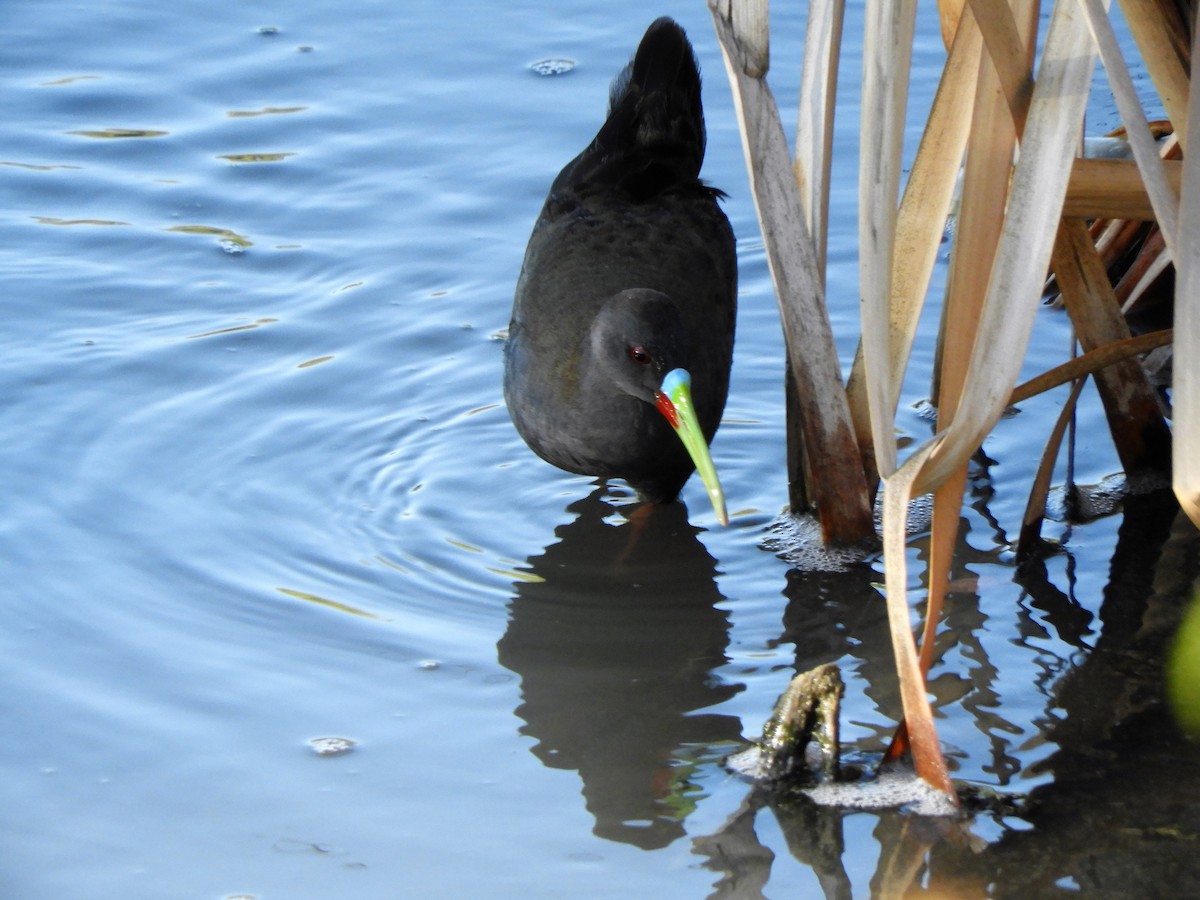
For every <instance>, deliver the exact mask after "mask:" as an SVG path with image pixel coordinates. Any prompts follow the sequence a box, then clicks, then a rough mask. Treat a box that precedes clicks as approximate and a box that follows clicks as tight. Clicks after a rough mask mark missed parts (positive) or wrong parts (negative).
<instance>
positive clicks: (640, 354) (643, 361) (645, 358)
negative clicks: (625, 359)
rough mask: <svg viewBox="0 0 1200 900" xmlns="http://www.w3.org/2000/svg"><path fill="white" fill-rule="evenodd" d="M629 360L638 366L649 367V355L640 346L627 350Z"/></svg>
mask: <svg viewBox="0 0 1200 900" xmlns="http://www.w3.org/2000/svg"><path fill="white" fill-rule="evenodd" d="M629 358H630V359H632V360H633V361H634V362H635V363H637V364H638V365H639V366H645V365H649V363H650V353H649V352H648V351H647V350H646V348H645V347H643V346H641V345H640V344H639V345H637V346H636V347H630V348H629Z"/></svg>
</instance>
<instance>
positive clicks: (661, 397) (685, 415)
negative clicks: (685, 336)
mask: <svg viewBox="0 0 1200 900" xmlns="http://www.w3.org/2000/svg"><path fill="white" fill-rule="evenodd" d="M657 405H658V411H659V412H661V413H662V414H663V415H664V416H665V417H666V419H667V421H668V422H670V423H671V427H672V428H674V429H675V433H676V434H677V435H679V439H680V440H681V441H683V446H684V447H686V448H687V452H688V455H689V456H690V457H691V458H692V462H694V463H695V464H696V471H697V472H699V473H700V480H701V481H703V482H704V487H705V488H707V489H708V499H709V500H711V501H712V505H713V511H714V512H715V513H716V514H717V520H718V521H719V522H720V523H721V524H722V525H728V524H729V516H728V515H727V514H726V512H725V492H724V491H723V490H721V482H720V481H719V480H718V479H717V469H716V467H715V466H714V465H713V461H712V457H711V456H709V453H708V442H707V441H706V440H704V432H703V431H701V430H700V421H699V420H698V419H697V418H696V410H695V409H693V407H692V376H691V375H689V374H688V373H687V370H686V369H672V370H671V371H670V372H668V373H667V374H666V375H665V376H664V377H663V381H662V390H660V391H659V392H658V394H657Z"/></svg>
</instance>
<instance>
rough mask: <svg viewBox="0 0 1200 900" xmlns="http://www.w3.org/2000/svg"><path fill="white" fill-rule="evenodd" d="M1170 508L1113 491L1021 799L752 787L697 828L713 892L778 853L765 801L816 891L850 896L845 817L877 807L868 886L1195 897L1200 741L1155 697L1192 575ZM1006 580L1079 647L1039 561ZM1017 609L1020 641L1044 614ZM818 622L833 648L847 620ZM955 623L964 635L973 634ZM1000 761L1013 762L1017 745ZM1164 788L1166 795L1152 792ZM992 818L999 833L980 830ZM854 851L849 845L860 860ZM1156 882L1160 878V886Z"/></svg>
mask: <svg viewBox="0 0 1200 900" xmlns="http://www.w3.org/2000/svg"><path fill="white" fill-rule="evenodd" d="M1176 512H1177V505H1176V503H1175V499H1174V497H1173V495H1172V494H1171V493H1170V492H1169V491H1158V492H1155V493H1151V494H1147V495H1143V496H1131V497H1128V498H1126V500H1125V502H1124V505H1123V511H1122V513H1121V514H1122V517H1123V519H1122V524H1121V527H1120V530H1119V539H1118V543H1117V547H1116V549H1115V552H1114V553H1113V556H1112V562H1111V569H1110V572H1109V581H1108V585H1107V587H1106V589H1105V593H1104V601H1103V605H1102V606H1101V609H1100V615H1099V618H1100V620H1101V623H1102V625H1101V629H1100V632H1099V634H1098V635H1097V636H1096V639H1095V645H1094V646H1093V647H1092V648H1091V650H1090V652H1089V653H1088V654H1087V655H1086V656H1084V657H1081V658H1080V659H1079V660H1076V661H1075V664H1074V665H1073V666H1072V667H1070V668H1069V669H1068V670H1067V672H1066V674H1065V675H1064V676H1063V677H1062V678H1061V679H1060V680H1058V681H1057V682H1056V683H1054V684H1053V685H1052V686H1050V687H1048V690H1047V706H1046V709H1044V710H1041V711H1040V712H1039V713H1038V714H1039V716H1040V717H1041V718H1040V721H1038V722H1037V723H1036V724H1037V725H1038V726H1039V728H1040V734H1041V736H1040V737H1039V740H1044V741H1046V742H1050V743H1052V744H1053V745H1056V746H1057V750H1055V751H1054V752H1053V753H1052V754H1051V755H1050V756H1049V757H1048V758H1046V759H1045V760H1044V761H1043V762H1042V763H1041V764H1039V765H1038V766H1036V767H1035V769H1036V770H1037V771H1042V772H1046V773H1052V774H1053V776H1054V777H1053V780H1052V781H1050V782H1048V783H1047V784H1044V785H1042V786H1039V787H1037V788H1035V789H1034V790H1033V791H1031V792H1030V793H1029V795H1028V796H1019V795H1009V796H1002V795H992V794H990V793H988V792H981V791H980V790H979V789H978V788H974V787H972V786H970V785H962V787H961V789H962V790H963V795H964V801H965V802H964V810H963V812H962V814H961V815H960V816H959V817H956V818H947V819H934V818H923V817H917V816H911V815H907V814H905V813H904V812H902V811H897V810H884V811H877V812H872V813H855V812H853V811H851V810H846V809H828V808H822V807H819V806H817V805H816V804H814V803H813V802H812V801H811V800H809V799H808V798H807V797H806V796H804V795H802V794H799V793H789V792H778V791H766V790H764V789H762V788H759V787H754V788H749V789H748V793H747V796H746V799H745V800H744V802H743V804H742V806H741V808H740V809H738V810H737V812H736V813H735V814H734V815H732V816H731V817H730V818H729V819H728V820H727V821H726V822H725V824H724V825H723V826H722V827H721V828H720V829H719V830H718V831H717V832H716V833H714V834H712V835H709V836H704V837H700V838H697V839H695V848H696V852H698V853H700V854H702V855H704V856H706V857H707V862H706V865H707V866H708V867H709V868H712V869H714V870H716V871H719V872H721V873H722V877H721V879H720V881H719V882H718V883H717V885H716V888H717V889H716V892H715V893H714V894H713V895H712V896H714V897H721V898H734V897H758V896H763V889H764V888H765V887H766V886H767V884H768V882H769V881H770V878H771V871H772V867H773V864H774V863H775V854H774V853H773V852H772V850H771V849H770V848H769V846H768V845H767V844H766V843H764V842H763V841H761V840H760V838H759V836H758V833H757V831H756V824H757V823H759V822H760V821H761V816H762V815H763V814H764V813H763V811H764V810H769V811H770V814H771V815H772V816H773V817H774V820H775V824H776V827H778V829H779V830H781V831H782V832H783V834H784V837H785V840H786V843H787V848H788V851H789V852H790V853H791V854H792V856H793V857H794V858H795V860H796V861H797V862H800V863H801V864H803V865H804V866H806V867H808V868H810V869H811V870H812V872H813V874H814V875H815V877H816V878H817V880H818V882H819V884H820V886H821V890H822V891H823V893H824V896H826V897H828V898H848V897H851V896H852V895H853V894H852V889H851V882H850V879H849V877H848V876H847V873H846V868H845V866H846V865H847V864H848V862H849V860H850V858H851V857H848V856H847V855H846V852H845V842H844V838H843V826H844V824H845V822H846V819H847V817H849V816H852V815H856V814H857V815H863V814H869V815H872V816H875V817H876V819H877V821H876V824H875V827H874V831H873V837H874V838H875V840H876V841H877V842H878V845H879V852H878V857H877V862H876V868H875V874H874V877H873V878H872V880H871V889H872V893H873V894H874V895H876V896H901V895H905V894H907V893H908V892H910V891H912V890H915V889H920V888H926V889H928V890H929V891H930V892H931V893H932V894H933V895H934V896H948V897H964V896H977V897H983V896H994V897H1022V898H1024V897H1051V896H1059V895H1064V896H1065V895H1068V894H1071V893H1079V892H1082V894H1083V895H1084V896H1087V897H1112V898H1124V897H1135V896H1197V895H1200V866H1198V865H1197V864H1196V862H1195V855H1194V854H1195V847H1196V846H1197V843H1198V842H1200V808H1198V807H1197V806H1196V804H1195V803H1194V798H1195V797H1197V796H1200V748H1198V747H1197V746H1196V745H1195V744H1194V743H1191V742H1188V741H1187V740H1185V739H1184V738H1182V737H1181V736H1180V734H1179V732H1178V730H1177V729H1176V728H1175V726H1174V724H1173V723H1172V722H1171V720H1170V716H1169V713H1168V711H1167V709H1166V707H1165V705H1164V703H1163V700H1162V660H1163V654H1164V649H1165V647H1166V644H1167V642H1168V641H1169V639H1170V638H1171V636H1172V635H1173V634H1174V631H1175V627H1176V625H1177V623H1178V620H1179V617H1180V615H1181V614H1182V610H1183V609H1184V606H1185V604H1186V602H1187V599H1188V598H1189V597H1190V596H1191V595H1192V591H1193V586H1194V584H1195V582H1196V579H1197V576H1198V574H1200V535H1198V534H1197V532H1196V529H1195V528H1194V527H1193V526H1192V525H1191V523H1190V522H1189V521H1188V520H1187V519H1186V517H1184V516H1183V515H1182V514H1179V515H1176V514H1175V513H1176ZM797 577H799V576H798V575H797ZM814 577H815V578H816V582H817V589H816V590H814V591H805V592H803V593H801V594H798V595H797V596H796V598H795V599H793V602H792V604H791V605H789V616H790V617H793V618H797V617H801V618H803V619H804V621H807V622H808V623H809V624H810V625H812V624H814V622H815V621H816V619H815V618H814V617H813V616H811V615H807V613H811V612H812V611H813V610H814V609H815V608H825V609H828V608H830V607H829V604H828V603H825V602H814V599H815V598H820V597H821V596H822V595H823V594H825V593H826V592H825V591H823V590H822V589H821V587H820V581H821V578H820V577H817V576H814V575H813V573H807V575H806V576H805V577H804V580H806V581H809V582H812V581H813V579H814ZM1018 580H1019V582H1020V584H1021V586H1022V588H1023V589H1024V591H1025V592H1026V596H1028V597H1030V598H1035V599H1033V600H1032V605H1034V606H1035V607H1036V608H1039V609H1042V610H1044V611H1045V612H1046V615H1047V618H1046V621H1048V622H1049V623H1050V624H1051V626H1052V627H1053V628H1055V629H1057V630H1059V631H1060V632H1061V633H1059V634H1058V635H1056V637H1057V639H1059V640H1062V641H1065V642H1067V643H1068V644H1077V642H1078V641H1079V640H1080V634H1081V633H1083V632H1084V631H1086V625H1087V621H1086V619H1084V618H1083V616H1082V615H1081V614H1080V611H1079V609H1078V604H1077V603H1076V601H1075V600H1074V599H1073V598H1071V597H1070V595H1069V594H1068V593H1067V592H1064V591H1063V590H1062V589H1060V588H1059V587H1056V586H1055V585H1053V584H1052V583H1051V582H1050V580H1049V578H1048V576H1047V570H1046V566H1045V565H1044V562H1035V563H1034V564H1032V565H1030V566H1029V567H1027V568H1025V569H1023V570H1022V572H1021V573H1020V574H1019V575H1018ZM801 596H808V597H809V598H810V599H809V602H808V603H807V604H806V605H805V612H803V613H802V611H801V610H800V609H798V608H797V609H793V607H794V606H797V604H798V600H799V598H800V597H801ZM1022 621H1023V622H1025V623H1026V626H1025V628H1024V629H1023V630H1025V632H1026V634H1027V635H1028V636H1029V638H1030V639H1032V638H1033V637H1034V636H1036V632H1037V631H1038V630H1039V629H1041V627H1042V626H1041V625H1038V624H1036V623H1033V621H1032V618H1031V617H1030V616H1029V614H1028V613H1027V612H1023V613H1022ZM818 630H819V631H821V632H822V634H823V637H820V638H818V639H817V641H816V646H817V647H818V648H819V649H818V650H817V654H818V656H820V655H821V654H827V653H837V652H838V651H839V649H841V647H840V646H839V640H838V639H837V638H835V637H831V635H837V634H840V633H841V632H843V631H844V629H843V627H842V625H841V624H840V623H838V622H836V621H830V620H827V621H826V622H825V623H824V625H823V626H822V627H819V628H818ZM955 636H956V638H957V639H959V640H962V641H965V642H968V643H969V642H970V640H971V639H972V632H971V631H970V630H967V631H963V632H956V635H955ZM848 646H849V643H847V647H848ZM976 649H979V648H978V647H976ZM802 658H803V659H805V661H804V662H803V663H801V665H804V666H807V665H808V659H807V657H805V656H802ZM1055 662H1061V663H1062V668H1066V667H1067V661H1066V660H1061V661H1051V662H1050V663H1048V665H1049V666H1050V667H1051V668H1056V667H1055V665H1054V663H1055ZM798 668H799V666H798ZM987 668H988V669H989V671H990V670H991V668H990V666H989V667H987ZM964 706H967V704H964ZM974 711H976V712H977V714H978V712H979V711H978V710H974ZM1009 715H1010V716H1013V717H1014V718H1015V715H1014V714H1013V713H1011V712H1010V713H1009ZM997 723H1000V724H1003V721H1002V720H1000V719H999V716H998V715H993V716H990V717H989V716H985V715H982V714H978V721H977V726H978V727H979V728H980V729H981V730H982V731H985V732H987V731H988V730H989V729H990V728H994V727H996V725H997ZM998 746H1001V744H998ZM1006 759H1008V761H1010V762H1012V763H1014V764H1015V763H1016V758H1015V757H1006ZM998 774H1003V773H998ZM1010 774H1012V775H1015V774H1017V773H1016V772H1013V773H1010ZM1025 774H1027V775H1028V774H1036V771H1035V772H1034V773H1025ZM1170 796H1175V797H1176V798H1177V800H1175V801H1174V802H1171V801H1170V800H1167V801H1166V802H1164V799H1163V798H1164V797H1170ZM988 822H991V823H992V825H991V826H989V827H985V823H988ZM995 825H999V826H1000V832H999V836H998V838H996V839H994V840H991V841H990V842H989V840H987V839H985V838H983V837H981V836H980V835H981V833H982V834H987V833H990V832H991V831H992V828H993V827H994V826H995ZM861 851H862V848H861V847H859V848H857V849H856V850H855V852H854V854H852V856H858V857H859V858H860V859H861ZM1155 885H1158V886H1165V885H1170V890H1169V891H1168V892H1166V893H1164V892H1162V891H1157V889H1156V888H1154V887H1153V886H1155Z"/></svg>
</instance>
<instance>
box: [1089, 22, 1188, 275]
mask: <svg viewBox="0 0 1200 900" xmlns="http://www.w3.org/2000/svg"><path fill="white" fill-rule="evenodd" d="M1081 3H1082V6H1083V11H1084V15H1085V16H1086V17H1087V23H1088V29H1089V30H1090V31H1091V32H1092V38H1093V40H1095V42H1096V47H1097V49H1098V50H1099V51H1100V59H1101V60H1102V61H1103V63H1104V70H1105V72H1106V73H1107V74H1108V83H1109V85H1111V87H1112V92H1113V97H1114V98H1115V99H1116V101H1117V109H1119V110H1120V112H1121V120H1122V121H1123V122H1124V123H1125V134H1126V136H1127V137H1128V139H1129V146H1130V147H1131V148H1132V149H1133V158H1134V159H1135V160H1136V161H1137V166H1138V171H1140V172H1141V175H1142V179H1143V181H1144V182H1145V184H1146V192H1147V193H1148V194H1149V195H1150V203H1151V205H1152V206H1153V207H1154V218H1155V219H1156V220H1157V221H1158V227H1159V228H1161V229H1162V232H1163V237H1164V238H1165V239H1166V242H1167V249H1168V251H1170V252H1171V255H1172V256H1174V248H1175V246H1176V234H1177V227H1176V226H1177V223H1178V219H1179V198H1178V196H1177V195H1176V194H1175V192H1174V191H1172V190H1171V186H1170V184H1169V183H1168V182H1167V175H1166V172H1165V171H1164V168H1163V162H1162V159H1161V158H1160V157H1159V155H1158V148H1157V147H1156V146H1155V145H1154V138H1153V136H1152V135H1151V133H1150V123H1149V122H1147V121H1146V114H1145V112H1144V111H1143V110H1142V104H1141V101H1140V100H1139V99H1138V95H1137V91H1136V90H1134V87H1133V79H1132V78H1130V77H1129V69H1128V68H1127V67H1126V66H1125V59H1124V58H1123V57H1122V56H1121V49H1120V47H1118V46H1117V36H1116V35H1115V34H1114V33H1113V28H1112V22H1110V21H1109V19H1108V14H1107V13H1106V12H1105V10H1104V9H1103V8H1102V7H1101V6H1100V0H1081Z"/></svg>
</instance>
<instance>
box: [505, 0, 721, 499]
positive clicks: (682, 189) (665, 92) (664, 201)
mask: <svg viewBox="0 0 1200 900" xmlns="http://www.w3.org/2000/svg"><path fill="white" fill-rule="evenodd" d="M704 144H705V132H704V115H703V112H702V110H701V105H700V73H699V71H698V69H697V66H696V58H695V55H694V54H693V52H692V47H691V44H690V43H689V42H688V39H687V35H686V34H685V33H684V31H683V29H682V28H680V27H679V25H677V24H676V23H675V22H674V21H672V20H671V19H669V18H661V19H658V20H657V21H655V22H654V23H653V24H652V25H651V26H650V28H649V29H648V30H647V31H646V34H645V36H644V37H643V38H642V42H641V45H640V46H639V47H638V50H637V54H636V55H635V56H634V59H633V61H632V62H631V63H630V64H629V65H628V66H627V67H626V68H625V70H624V71H623V72H622V73H621V74H620V75H618V76H617V78H616V79H615V80H614V82H613V86H612V89H611V94H610V99H609V112H608V119H607V121H605V123H604V125H603V127H602V128H601V129H600V131H599V133H597V135H596V137H595V138H594V139H593V140H592V142H591V143H590V144H589V145H588V146H587V147H586V148H585V149H584V151H583V152H582V153H580V154H579V155H578V156H577V157H575V159H573V160H572V161H571V162H570V163H568V164H567V166H566V167H565V168H564V169H563V170H562V171H561V172H560V173H559V175H558V177H557V178H556V179H554V183H553V184H552V185H551V186H550V194H549V196H548V197H547V198H546V202H545V205H544V206H543V207H542V211H541V215H540V216H539V217H538V220H537V224H536V225H535V226H534V229H533V234H532V236H531V237H530V239H529V246H528V248H527V249H526V251H525V262H524V264H523V266H522V268H521V276H520V279H519V280H518V282H517V290H516V298H515V301H514V303H513V315H512V322H511V324H510V326H509V336H508V344H507V346H506V348H505V366H504V397H505V401H506V402H507V404H508V410H509V413H510V414H511V416H512V419H513V422H514V423H515V424H516V427H517V431H518V432H520V434H521V437H523V438H524V439H525V442H526V443H527V444H529V446H530V447H531V448H532V449H533V451H534V452H535V453H537V454H538V455H539V456H541V457H542V458H543V459H545V460H546V461H547V462H550V463H553V464H554V465H556V466H558V467H559V468H562V469H566V470H567V471H569V472H577V473H579V474H582V475H595V476H600V477H619V478H623V479H625V480H626V481H627V482H628V483H629V484H630V485H631V486H632V487H633V488H634V489H636V490H637V492H638V494H639V495H640V496H641V497H642V498H643V499H645V500H648V501H651V502H655V503H665V502H667V501H670V500H673V499H674V498H675V497H676V495H677V494H678V493H679V491H680V489H681V488H682V487H683V484H684V482H685V481H687V479H688V477H689V476H690V475H691V473H692V471H693V470H695V469H698V470H699V471H700V475H701V477H702V478H703V480H704V484H705V486H706V487H707V489H708V493H709V496H710V497H711V499H712V502H713V508H714V509H715V510H716V513H717V517H718V518H719V519H720V520H721V521H722V522H726V521H727V517H726V513H725V498H724V494H723V493H722V491H721V486H720V483H719V482H718V481H717V475H716V470H715V469H714V467H713V464H712V459H711V457H710V456H709V452H708V443H709V442H710V441H711V440H712V438H713V435H714V434H716V431H717V426H718V425H719V424H720V419H721V412H722V410H723V409H724V408H725V398H726V395H727V393H728V391H729V368H730V364H731V362H732V358H733V333H734V319H735V312H736V305H737V297H736V294H737V260H736V255H735V250H734V238H733V231H732V229H731V228H730V227H729V221H728V219H726V218H725V214H724V213H723V212H722V211H721V209H720V207H719V206H718V205H717V199H718V197H722V196H724V195H723V194H722V193H721V192H720V191H718V190H716V189H715V188H712V187H709V186H708V185H706V184H705V183H704V182H702V181H701V180H700V177H699V176H700V164H701V162H702V161H703V159H704ZM693 396H694V398H695V400H694V401H693V399H692V398H693Z"/></svg>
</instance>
